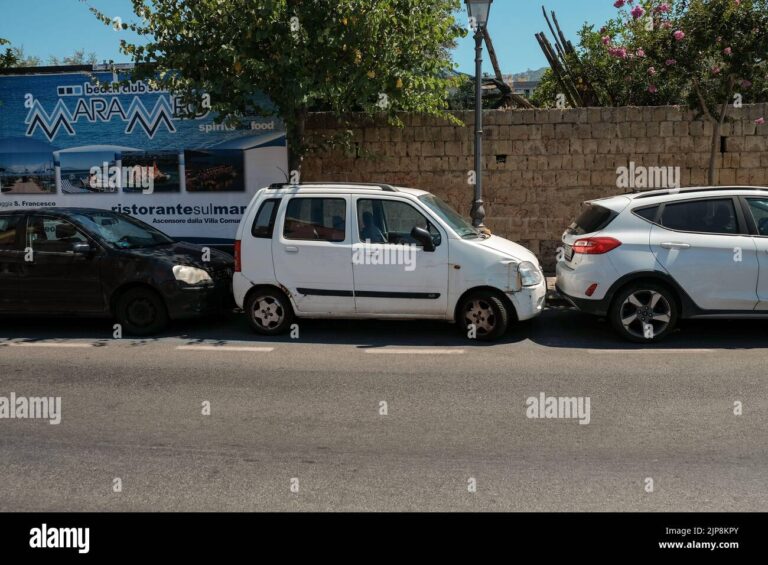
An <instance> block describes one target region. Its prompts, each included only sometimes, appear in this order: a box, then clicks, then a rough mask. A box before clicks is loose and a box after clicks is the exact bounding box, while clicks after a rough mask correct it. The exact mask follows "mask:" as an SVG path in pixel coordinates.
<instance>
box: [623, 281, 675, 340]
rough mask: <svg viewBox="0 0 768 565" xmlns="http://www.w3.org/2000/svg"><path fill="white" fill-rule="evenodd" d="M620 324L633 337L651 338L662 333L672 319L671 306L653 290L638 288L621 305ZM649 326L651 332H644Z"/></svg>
mask: <svg viewBox="0 0 768 565" xmlns="http://www.w3.org/2000/svg"><path fill="white" fill-rule="evenodd" d="M620 316H621V324H622V325H623V326H624V329H625V330H627V332H629V333H630V334H632V335H633V336H635V337H640V338H644V339H650V338H653V337H655V336H657V335H659V334H661V333H663V332H664V331H665V330H666V329H667V327H668V326H669V322H670V321H671V320H672V306H671V305H670V304H669V302H668V301H667V299H666V298H664V296H663V295H662V294H661V293H659V292H657V291H655V290H638V291H637V292H634V293H632V294H631V295H629V296H628V297H627V299H626V300H625V301H624V303H623V304H622V305H621V312H620ZM649 326H650V329H652V333H650V332H648V333H646V330H647V329H648V327H649Z"/></svg>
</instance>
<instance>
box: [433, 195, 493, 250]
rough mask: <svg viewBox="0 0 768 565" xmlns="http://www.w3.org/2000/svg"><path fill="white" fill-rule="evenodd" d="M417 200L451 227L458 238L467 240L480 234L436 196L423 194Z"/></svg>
mask: <svg viewBox="0 0 768 565" xmlns="http://www.w3.org/2000/svg"><path fill="white" fill-rule="evenodd" d="M419 200H421V201H422V202H423V203H424V204H425V205H426V206H427V208H429V209H430V210H432V211H433V212H434V213H435V214H437V215H438V216H440V218H441V219H442V220H443V221H444V222H445V223H446V224H448V225H449V226H451V228H453V231H455V232H456V233H457V234H459V236H460V237H462V238H464V239H467V238H470V237H478V236H479V235H480V232H479V231H478V230H476V229H475V228H473V227H472V224H470V223H469V222H468V221H467V220H465V219H464V217H463V216H462V215H461V214H459V213H458V212H457V211H456V210H454V209H453V208H451V207H450V206H449V205H448V204H446V203H445V202H443V201H442V200H440V199H439V198H438V197H437V196H435V195H433V194H425V195H423V196H419Z"/></svg>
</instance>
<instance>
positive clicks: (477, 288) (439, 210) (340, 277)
mask: <svg viewBox="0 0 768 565" xmlns="http://www.w3.org/2000/svg"><path fill="white" fill-rule="evenodd" d="M233 290H234V295H235V300H236V302H237V304H238V306H240V307H241V308H243V310H244V311H245V312H246V315H247V316H248V319H249V321H250V323H251V325H252V327H253V329H254V330H255V331H256V332H258V333H261V334H265V335H275V334H279V333H281V332H284V331H286V330H288V329H289V328H290V326H291V324H292V322H293V320H294V319H295V318H296V317H298V318H352V319H354V318H369V319H370V318H373V319H383V318H387V319H401V320H408V319H435V320H446V321H450V322H454V321H455V322H458V324H459V325H460V326H461V328H462V330H463V331H464V332H466V334H467V336H468V337H470V338H475V337H476V338H477V339H484V340H491V339H495V338H498V337H500V336H502V335H503V334H504V332H505V331H506V329H507V327H508V325H509V323H510V322H512V321H515V320H528V319H530V318H533V317H535V316H537V315H538V314H539V313H541V311H542V309H543V307H544V299H545V294H546V282H545V278H544V275H543V273H542V270H541V267H540V266H539V262H538V261H537V259H536V256H535V255H534V254H533V253H531V252H530V251H529V250H527V249H526V248H524V247H522V246H520V245H518V244H516V243H513V242H511V241H508V240H506V239H503V238H501V237H497V236H492V235H486V234H482V233H480V232H479V231H478V230H476V229H475V228H473V227H472V225H471V224H470V223H468V222H467V221H466V220H465V219H464V218H463V217H462V216H461V215H459V213H458V212H456V211H455V210H453V209H452V208H451V207H450V206H448V205H447V204H446V203H444V202H443V201H441V200H440V199H439V198H437V197H436V196H434V195H432V194H430V193H428V192H424V191H422V190H415V189H411V188H399V187H397V188H396V187H392V186H390V185H385V184H375V185H369V184H338V183H324V184H319V183H318V184H302V185H272V186H270V187H269V188H264V189H262V190H260V191H259V192H258V193H257V194H256V195H255V197H254V199H253V201H252V202H251V204H250V205H249V206H248V208H247V210H246V211H245V214H244V215H243V219H242V221H241V223H240V226H239V228H238V231H237V241H236V242H235V275H234V280H233Z"/></svg>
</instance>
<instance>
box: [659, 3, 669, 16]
mask: <svg viewBox="0 0 768 565" xmlns="http://www.w3.org/2000/svg"><path fill="white" fill-rule="evenodd" d="M669 10H670V7H669V4H667V3H666V2H664V3H663V4H662V5H661V6H659V7H658V8H656V11H657V12H659V13H660V14H667V13H669Z"/></svg>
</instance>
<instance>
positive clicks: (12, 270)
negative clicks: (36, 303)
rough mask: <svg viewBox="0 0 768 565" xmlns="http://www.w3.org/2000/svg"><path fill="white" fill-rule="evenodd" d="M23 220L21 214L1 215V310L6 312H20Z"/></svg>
mask: <svg viewBox="0 0 768 565" xmlns="http://www.w3.org/2000/svg"><path fill="white" fill-rule="evenodd" d="M23 219H24V217H23V216H22V215H21V214H2V215H0V309H1V310H5V311H14V310H20V307H19V290H20V284H19V277H20V276H21V267H22V263H23V262H24V252H23V246H22V241H23V240H22V234H23V231H24V230H23V229H22V228H21V225H22V223H21V222H22V220H23Z"/></svg>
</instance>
